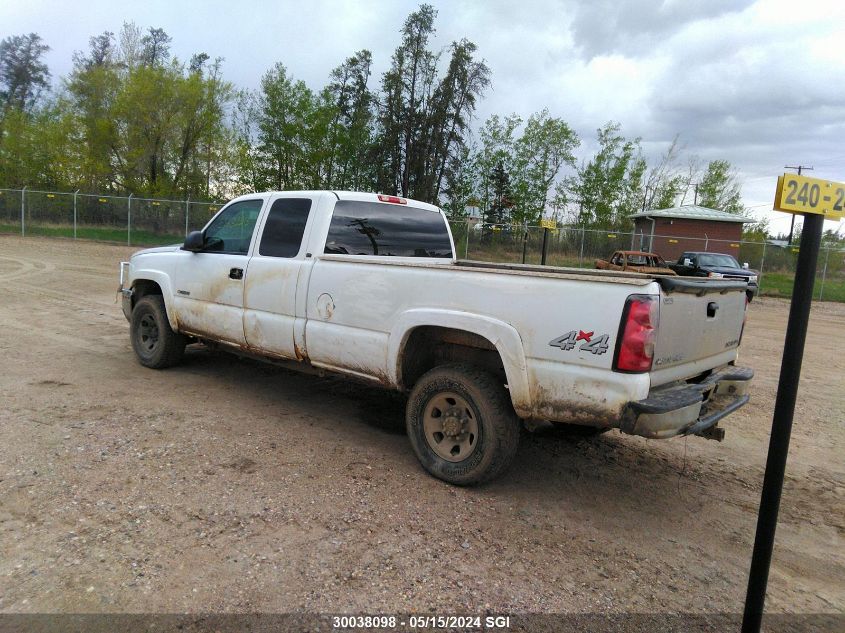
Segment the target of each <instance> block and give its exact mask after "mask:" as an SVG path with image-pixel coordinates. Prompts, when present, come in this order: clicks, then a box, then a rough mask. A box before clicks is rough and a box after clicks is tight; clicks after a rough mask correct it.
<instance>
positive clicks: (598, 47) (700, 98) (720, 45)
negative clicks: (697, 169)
mask: <svg viewBox="0 0 845 633" xmlns="http://www.w3.org/2000/svg"><path fill="white" fill-rule="evenodd" d="M430 4H432V5H434V7H435V8H436V9H437V10H438V12H439V13H438V16H437V21H436V28H437V34H436V37H435V40H434V42H433V47H435V48H442V47H446V46H448V44H449V43H450V42H452V41H453V40H456V39H460V38H462V37H466V38H468V39H470V40H472V41H473V42H475V43H476V44H477V45H478V47H479V54H480V56H482V57H483V58H484V59H485V60H486V61H487V63H488V64H489V66H490V67H491V69H492V72H493V86H492V89H491V90H490V91H489V92H488V94H487V96H486V97H485V98H484V99H483V100H482V101H481V103H480V105H479V109H478V118H479V120H481V121H483V120H484V119H485V118H486V117H487V116H488V115H490V114H493V113H498V114H507V113H510V112H516V113H517V114H519V115H521V116H523V117H527V116H528V115H530V114H531V113H533V112H536V111H538V110H540V109H542V108H544V107H545V108H548V109H549V111H550V112H551V114H552V115H553V116H558V117H562V118H563V119H564V120H566V121H567V122H568V123H569V124H570V125H571V126H572V127H573V128H574V129H575V130H576V131H577V132H578V134H579V136H580V137H581V138H582V139H583V140H584V143H583V144H582V147H581V150H580V153H579V158H584V157H587V156H589V154H590V153H591V152H592V151H593V150H594V148H595V146H594V144H593V139H594V137H595V130H596V128H598V127H599V126H601V125H602V124H604V123H605V122H607V121H608V120H614V121H618V122H619V123H621V125H622V131H623V133H624V134H625V135H626V136H629V137H636V136H639V137H641V138H642V140H643V149H644V151H645V153H646V155H647V157H649V158H653V157H656V156H658V155H659V154H660V153H661V152H663V151H665V149H666V147H667V146H668V144H669V143H670V142H671V140H672V138H673V137H674V136H675V135H676V134H680V135H681V142H682V144H683V145H684V146H685V149H686V152H687V154H688V155H692V154H694V155H697V156H698V157H700V158H701V160H702V161H705V162H706V161H708V160H712V159H726V160H729V161H730V162H731V163H732V164H733V165H734V166H735V167H736V168H737V169H738V171H739V176H740V180H741V182H742V183H743V201H744V202H745V204H746V205H747V206H749V207H752V211H754V212H755V213H756V214H757V215H762V214H765V213H766V211H767V210H770V209H771V204H772V199H773V197H774V190H775V183H776V178H777V176H778V175H779V174H781V173H783V172H784V171H785V170H784V166H785V165H799V164H800V165H806V166H812V167H814V168H815V170H814V171H813V172H807V174H808V175H811V176H815V177H819V178H827V179H831V180H839V181H845V2H842V1H841V0H839V1H834V0H804V1H803V2H795V1H794V0H792V1H790V2H787V1H781V0H758V1H757V2H754V1H751V0H664V1H662V2H661V1H659V0H632V1H628V0H589V1H582V0H518V1H517V0H486V1H482V0H458V1H455V0H450V1H448V2H447V1H446V0H432V1H431V2H430ZM418 6H419V2H413V1H408V0H371V1H364V0H358V1H353V0H338V1H330V0H308V1H306V2H301V1H291V0H274V1H262V0H239V1H232V0H225V1H221V0H202V1H200V0H144V1H143V2H131V3H129V2H126V3H124V2H119V1H117V0H84V1H82V2H68V1H67V0H64V1H50V0H4V1H3V2H2V3H0V38H4V37H6V36H8V35H17V34H23V33H29V32H36V33H38V34H39V35H41V37H42V38H43V39H44V41H45V42H46V43H47V44H48V45H49V46H50V47H51V48H52V50H51V51H50V52H49V53H48V55H47V58H46V59H47V62H48V65H49V67H50V71H51V73H52V74H53V78H54V80H57V79H58V78H60V77H63V76H65V75H66V74H67V73H68V72H69V70H70V68H71V58H72V54H73V52H74V51H76V50H86V49H87V47H88V38H89V37H90V36H92V35H96V34H99V33H101V32H103V31H106V30H109V31H113V32H117V31H119V30H120V27H121V25H122V23H123V22H124V21H134V22H135V23H136V24H137V25H138V26H140V27H141V28H143V29H145V30H146V28H147V27H150V26H152V27H161V28H163V29H164V30H165V31H167V33H168V34H170V36H171V37H172V38H173V43H172V49H171V50H172V52H173V53H174V54H176V55H177V56H178V57H180V58H181V59H188V58H189V57H190V56H191V55H192V54H193V53H196V52H200V51H204V52H206V53H208V54H209V55H210V56H211V57H223V58H225V62H224V66H223V69H224V74H225V76H226V77H227V78H228V79H229V80H230V81H233V82H234V83H235V84H237V85H238V86H241V87H250V88H254V87H257V85H258V82H259V80H260V78H261V75H262V74H263V73H264V72H265V71H266V70H267V69H268V68H269V67H270V66H271V65H273V64H274V63H275V62H278V61H281V62H283V63H284V64H285V65H286V66H287V67H288V69H289V70H290V72H291V73H292V74H293V75H294V76H295V77H296V78H298V79H302V80H304V81H305V82H306V83H307V84H308V85H309V86H311V87H312V88H315V89H319V88H321V87H322V86H323V85H325V83H326V82H327V77H328V74H329V72H330V71H331V69H332V68H334V67H335V66H337V65H338V64H339V63H340V62H342V61H343V59H344V58H346V57H347V56H349V55H350V54H352V53H353V52H355V51H356V50H359V49H361V48H368V49H370V50H371V51H372V52H373V60H374V74H373V80H372V81H371V88H374V89H376V88H378V82H379V78H380V75H381V72H383V71H384V70H385V69H386V68H387V66H388V65H389V63H390V55H391V54H392V52H393V50H394V49H395V47H396V46H397V44H398V43H399V33H398V31H399V29H400V27H401V25H402V22H403V21H404V19H405V17H406V16H407V15H408V14H409V13H410V12H411V11H413V10H414V9H416V8H417V7H418ZM768 216H769V217H770V218H771V226H772V228H773V229H774V230H781V231H783V230H787V229H788V226H789V216H788V215H786V214H782V213H775V212H770V213H769V214H768ZM837 227H839V228H841V229H842V230H843V231H845V223H839V224H837V223H835V222H827V223H825V228H837Z"/></svg>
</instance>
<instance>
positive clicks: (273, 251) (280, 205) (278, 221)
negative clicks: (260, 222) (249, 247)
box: [258, 198, 311, 258]
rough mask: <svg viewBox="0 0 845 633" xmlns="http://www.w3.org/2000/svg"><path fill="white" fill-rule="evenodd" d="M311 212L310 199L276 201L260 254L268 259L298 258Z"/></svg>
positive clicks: (260, 246) (263, 232)
mask: <svg viewBox="0 0 845 633" xmlns="http://www.w3.org/2000/svg"><path fill="white" fill-rule="evenodd" d="M310 212H311V199H310V198H279V199H277V200H275V201H274V202H273V206H271V207H270V211H269V212H268V213H267V220H266V221H265V222H264V230H263V231H262V233H261V243H260V244H259V245H258V254H259V255H264V256H268V257H287V258H290V257H296V256H297V254H298V253H299V250H300V248H301V246H302V237H303V235H305V225H306V224H307V223H308V215H309V214H310Z"/></svg>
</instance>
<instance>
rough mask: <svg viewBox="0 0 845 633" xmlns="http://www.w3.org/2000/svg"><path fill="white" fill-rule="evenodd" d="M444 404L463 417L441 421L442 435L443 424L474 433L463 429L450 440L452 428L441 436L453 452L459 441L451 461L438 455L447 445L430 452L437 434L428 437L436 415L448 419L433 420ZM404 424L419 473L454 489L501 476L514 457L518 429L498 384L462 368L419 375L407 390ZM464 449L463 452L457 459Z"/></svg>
mask: <svg viewBox="0 0 845 633" xmlns="http://www.w3.org/2000/svg"><path fill="white" fill-rule="evenodd" d="M455 396H457V398H455ZM443 400H445V401H446V402H451V404H452V406H453V408H454V410H460V411H462V412H463V413H461V414H455V415H453V416H452V417H445V418H444V421H443V423H442V424H443V425H444V430H445V425H446V421H448V422H449V423H450V424H452V423H453V422H454V423H455V424H458V425H459V426H458V428H459V429H465V428H466V426H467V424H469V425H470V426H471V427H472V430H473V431H475V432H476V433H470V432H469V431H466V430H464V431H463V432H462V433H459V434H458V435H455V436H454V438H453V436H452V435H451V433H457V432H458V429H452V430H450V431H449V432H447V434H446V435H447V436H448V437H446V438H445V439H442V438H443V437H444V433H440V436H441V439H442V441H444V442H446V443H447V444H448V443H450V442H451V443H453V444H455V446H453V447H452V448H453V449H455V448H458V447H459V444H458V442H461V444H460V446H462V447H463V448H461V449H460V450H459V451H457V453H455V454H454V455H452V456H451V457H449V455H448V454H447V457H449V458H448V459H447V458H444V457H443V456H442V453H444V452H447V450H448V446H446V448H444V447H443V446H439V447H438V449H435V448H434V446H435V444H436V443H437V440H436V439H435V438H436V435H437V434H436V433H434V434H432V433H431V432H430V429H431V426H430V425H431V424H433V423H436V421H437V420H438V419H440V416H443V415H451V414H444V413H443V412H441V413H440V414H439V415H435V413H434V412H436V411H437V410H438V409H437V406H436V405H437V403H438V402H442V401H443ZM455 400H457V404H455ZM430 407H433V411H432V410H431V409H430ZM427 411H429V413H428V414H427ZM449 411H453V409H451V408H450V409H449ZM455 416H459V417H455ZM460 416H464V417H460ZM426 420H428V422H426ZM460 420H463V421H462V422H461V421H460ZM405 423H406V428H407V431H408V438H409V439H410V440H411V446H412V447H413V449H414V453H416V455H417V459H419V461H420V464H422V466H423V468H425V469H426V470H427V471H428V472H429V473H431V474H432V475H434V476H435V477H437V478H438V479H442V480H443V481H447V482H449V483H451V484H455V485H458V486H471V485H474V484H479V483H482V482H485V481H490V480H492V479H494V478H495V477H497V476H499V475H501V474H502V473H503V472H504V471H505V470H506V469H507V468H508V466H510V464H511V462H512V461H513V458H514V456H515V455H516V450H517V447H518V445H519V433H520V428H521V424H520V421H519V418H517V415H516V413H515V412H514V410H513V405H512V404H511V401H510V395H509V393H508V391H507V389H505V386H504V385H503V384H502V382H501V381H500V380H497V379H496V378H495V377H493V376H492V375H491V374H489V373H488V372H486V371H484V370H482V369H479V368H477V367H474V366H472V365H464V364H455V365H443V366H440V367H436V368H434V369H432V370H431V371H429V372H428V373H426V374H424V375H423V376H422V377H421V378H420V379H419V380H418V381H417V383H416V384H415V385H414V388H413V389H412V390H411V395H410V397H409V398H408V405H407V408H406V410H405ZM426 424H429V432H427V431H426ZM450 428H452V427H450ZM462 437H463V438H464V439H462V440H461V439H459V438H462ZM430 438H431V439H430ZM438 450H439V451H440V453H441V454H438V452H437V451H438ZM464 450H466V451H467V453H466V454H465V455H462V454H461V453H462V452H463V451H464Z"/></svg>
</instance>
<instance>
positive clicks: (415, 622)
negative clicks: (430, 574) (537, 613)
mask: <svg viewBox="0 0 845 633" xmlns="http://www.w3.org/2000/svg"><path fill="white" fill-rule="evenodd" d="M332 628H334V629H339V630H343V629H360V628H366V629H383V630H391V629H396V628H402V629H405V628H410V629H443V628H449V629H462V628H465V629H470V630H478V629H509V628H510V616H506V615H488V616H484V617H482V616H478V615H410V616H395V615H338V616H334V617H333V618H332Z"/></svg>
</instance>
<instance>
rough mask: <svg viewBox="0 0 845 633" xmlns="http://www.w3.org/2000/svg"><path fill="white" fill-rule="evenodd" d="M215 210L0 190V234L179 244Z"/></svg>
mask: <svg viewBox="0 0 845 633" xmlns="http://www.w3.org/2000/svg"><path fill="white" fill-rule="evenodd" d="M220 206H221V205H220V204H217V203H213V202H201V201H194V200H167V199H163V198H137V197H135V196H134V195H130V196H113V195H100V194H90V193H80V192H78V191H77V192H74V193H69V192H66V191H64V192H63V191H39V190H33V189H27V188H24V189H0V232H4V233H10V232H11V233H20V235H47V236H53V237H72V238H75V239H76V238H80V239H93V240H104V241H111V242H124V243H126V244H128V245H130V246H132V245H137V246H145V245H157V244H167V243H173V242H181V241H182V240H184V239H185V236H186V235H187V234H188V233H189V232H190V231H195V230H198V229H201V228H202V227H203V226H205V224H206V222H208V220H209V219H210V218H211V216H213V215H214V213H215V212H216V211H217V210H218V209H219V208H220Z"/></svg>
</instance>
